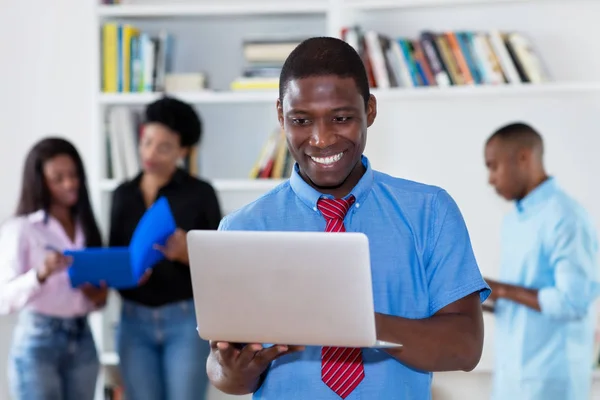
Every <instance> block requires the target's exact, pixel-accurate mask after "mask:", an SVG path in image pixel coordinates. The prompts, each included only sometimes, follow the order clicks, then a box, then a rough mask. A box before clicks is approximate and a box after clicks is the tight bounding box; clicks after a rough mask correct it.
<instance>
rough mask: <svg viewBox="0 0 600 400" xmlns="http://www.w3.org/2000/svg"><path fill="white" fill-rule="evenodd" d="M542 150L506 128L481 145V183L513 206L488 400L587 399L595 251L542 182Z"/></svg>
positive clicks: (587, 228) (577, 210) (528, 132)
mask: <svg viewBox="0 0 600 400" xmlns="http://www.w3.org/2000/svg"><path fill="white" fill-rule="evenodd" d="M543 150H544V149H543V142H542V138H541V137H540V135H539V134H538V133H537V132H536V131H535V130H534V129H533V128H532V127H531V126H529V125H526V124H522V123H515V124H510V125H507V126H504V127H502V128H501V129H499V130H498V131H496V132H495V133H494V134H493V135H492V136H491V137H490V138H489V139H488V141H487V144H486V146H485V162H486V165H487V167H488V169H489V182H490V184H491V185H492V186H494V188H495V189H496V191H497V192H498V194H499V195H500V196H502V197H504V198H505V199H507V200H511V201H515V208H514V209H513V210H512V212H511V213H510V214H509V215H508V216H507V217H506V219H505V221H504V225H503V228H502V257H501V272H500V280H501V281H502V283H500V282H496V281H493V280H488V281H487V282H488V283H489V285H490V287H491V288H492V295H491V296H490V299H491V300H494V301H495V305H494V312H495V316H496V334H495V341H496V343H495V345H496V346H495V348H496V350H495V353H494V355H495V360H496V365H495V369H494V385H493V399H494V400H515V399H527V400H554V399H556V400H559V399H560V400H585V399H589V396H590V387H591V379H592V377H591V372H592V364H593V361H594V354H593V340H594V339H593V334H594V323H595V311H594V307H593V302H594V300H595V299H596V297H597V296H598V294H599V284H598V265H597V262H596V256H597V251H598V243H597V238H596V232H595V229H594V227H593V224H592V220H591V218H590V217H589V216H588V214H587V213H586V212H585V210H584V209H583V208H582V207H581V206H580V205H579V204H578V203H577V202H576V201H575V200H573V199H572V198H571V197H569V196H568V195H567V194H566V193H565V192H564V191H563V190H562V189H561V188H560V187H559V185H558V183H557V182H556V180H555V179H554V178H552V177H549V176H548V175H547V174H546V171H545V168H544V165H543V152H544V151H543Z"/></svg>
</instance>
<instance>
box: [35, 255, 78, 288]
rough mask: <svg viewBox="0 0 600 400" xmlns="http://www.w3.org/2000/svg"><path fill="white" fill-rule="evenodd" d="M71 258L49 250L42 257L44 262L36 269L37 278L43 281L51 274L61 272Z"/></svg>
mask: <svg viewBox="0 0 600 400" xmlns="http://www.w3.org/2000/svg"><path fill="white" fill-rule="evenodd" d="M72 262H73V258H72V257H70V256H65V255H64V254H62V253H59V252H58V251H55V250H51V251H50V252H49V253H48V254H47V255H46V258H45V259H44V263H43V264H42V265H41V266H40V267H39V268H38V270H37V278H38V281H39V282H40V283H44V282H45V281H46V279H48V278H49V277H50V276H51V275H53V274H55V273H57V272H61V271H63V270H65V269H67V268H68V267H69V265H71V263H72Z"/></svg>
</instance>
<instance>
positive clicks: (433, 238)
mask: <svg viewBox="0 0 600 400" xmlns="http://www.w3.org/2000/svg"><path fill="white" fill-rule="evenodd" d="M363 164H364V165H365V166H366V167H367V171H366V173H365V174H364V175H363V177H362V178H361V180H360V181H359V182H358V184H357V185H356V187H355V188H354V189H353V190H352V194H353V195H354V196H355V198H356V202H355V203H354V205H353V206H352V207H351V209H350V210H349V211H348V214H347V215H346V219H345V220H344V224H345V227H346V230H347V231H349V232H363V233H365V234H366V235H367V237H368V238H369V243H370V252H371V268H372V281H373V291H374V304H375V310H376V311H378V312H381V313H385V314H391V315H396V316H402V317H405V318H414V319H418V318H427V317H430V316H432V315H433V314H435V313H436V312H437V311H439V310H440V309H441V308H443V307H445V306H447V305H448V304H450V303H453V302H455V301H457V300H459V299H461V298H463V297H465V296H467V295H469V294H471V293H474V292H479V293H480V299H481V301H483V300H485V299H486V298H487V296H488V295H489V287H488V286H487V284H486V283H485V281H484V280H483V278H482V276H481V274H480V271H479V269H478V266H477V264H476V262H475V258H474V256H473V251H472V248H471V242H470V239H469V235H468V233H467V229H466V226H465V223H464V221H463V217H462V216H461V213H460V211H459V209H458V207H457V205H456V204H455V202H454V201H453V200H452V198H451V197H450V196H449V195H448V193H447V192H445V191H444V190H442V189H440V188H437V187H433V186H427V185H424V184H420V183H415V182H410V181H407V180H403V179H398V178H394V177H391V176H389V175H386V174H383V173H381V172H376V171H373V170H372V169H371V167H370V165H369V161H368V160H367V158H366V157H363ZM321 196H323V195H322V194H321V193H319V192H317V191H316V190H315V189H313V188H312V187H311V186H309V185H308V184H307V183H306V182H305V181H304V180H303V179H302V178H301V177H300V175H299V174H298V172H297V166H296V167H295V168H294V172H293V174H292V176H291V178H290V179H289V181H286V182H285V183H283V184H281V185H279V186H278V187H277V188H275V189H274V190H272V191H271V192H269V193H267V194H266V195H264V196H262V197H261V198H259V199H258V200H256V201H254V202H253V203H251V204H249V205H247V206H245V207H243V208H242V209H240V210H238V211H236V212H234V213H232V214H229V215H228V216H226V217H225V218H224V219H223V220H222V222H221V225H220V228H219V229H221V230H261V231H262V230H268V231H324V230H325V219H324V218H323V216H322V215H321V214H320V212H319V211H318V209H317V200H318V199H319V197H321ZM325 197H327V196H325ZM290 257H293V254H290ZM307 295H309V294H308V293H307ZM349 295H351V293H349ZM320 354H321V353H320V347H308V348H307V349H306V350H305V351H303V352H300V353H295V354H289V355H287V356H284V357H281V358H279V359H277V360H276V361H274V362H273V363H272V365H271V367H270V369H269V371H268V374H267V377H266V379H265V381H264V382H263V384H262V386H261V388H260V389H259V390H258V391H257V393H255V394H254V399H268V400H283V399H285V400H296V399H297V400H308V399H310V400H335V399H338V400H339V397H338V396H337V395H336V394H335V393H334V392H333V391H331V389H329V388H328V387H327V386H325V384H324V383H323V382H322V381H321V358H320ZM363 358H364V363H365V378H364V380H363V381H362V382H361V383H360V384H359V385H358V387H357V388H356V389H355V390H354V391H353V392H352V393H351V394H350V396H348V397H347V400H358V399H363V400H375V399H385V400H395V399H398V400H407V399H410V400H412V399H418V400H427V399H430V398H431V378H432V376H431V374H430V373H428V372H423V371H417V370H414V369H412V368H409V367H408V366H405V365H403V364H402V363H400V362H398V361H397V360H395V359H394V358H392V357H391V356H389V355H388V354H387V353H385V352H383V351H380V350H375V349H364V350H363Z"/></svg>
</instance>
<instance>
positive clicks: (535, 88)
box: [372, 82, 600, 101]
mask: <svg viewBox="0 0 600 400" xmlns="http://www.w3.org/2000/svg"><path fill="white" fill-rule="evenodd" d="M585 92H590V93H594V92H598V93H600V82H549V83H543V84H526V83H524V84H505V85H478V86H475V85H473V86H452V87H440V86H429V87H416V88H411V89H386V90H382V89H380V90H377V89H374V90H372V93H373V94H374V95H375V97H377V99H378V100H385V101H390V100H413V99H418V98H423V99H427V100H435V99H436V98H444V97H452V98H460V97H483V96H486V97H487V96H536V95H540V94H556V95H563V94H565V95H566V94H570V93H576V94H579V93H585Z"/></svg>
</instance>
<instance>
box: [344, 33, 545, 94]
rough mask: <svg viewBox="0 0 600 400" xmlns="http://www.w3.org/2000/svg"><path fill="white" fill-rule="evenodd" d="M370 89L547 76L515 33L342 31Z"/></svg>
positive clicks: (507, 81) (522, 80) (536, 79)
mask: <svg viewBox="0 0 600 400" xmlns="http://www.w3.org/2000/svg"><path fill="white" fill-rule="evenodd" d="M342 37H343V39H344V40H345V41H346V42H347V43H349V44H350V45H352V46H353V47H354V48H355V49H356V51H357V52H358V53H359V54H360V56H361V58H362V59H363V62H364V64H365V67H366V69H367V73H368V77H369V84H370V86H371V87H373V88H381V89H388V88H396V87H404V88H412V87H421V86H462V85H502V84H522V83H542V82H546V81H548V80H549V77H548V73H547V72H546V70H545V69H544V67H543V65H542V63H541V61H540V58H539V57H538V55H537V53H536V52H535V51H534V50H533V47H532V44H531V42H530V40H529V39H528V38H527V37H526V36H525V35H523V34H521V33H518V32H500V31H498V30H492V31H489V32H472V31H460V32H454V31H451V32H442V33H437V32H432V31H423V32H422V33H421V34H420V35H419V37H418V38H405V37H403V38H391V37H389V36H387V35H384V34H381V33H378V32H375V31H372V30H367V31H363V30H362V29H361V28H360V27H348V28H345V29H343V31H342Z"/></svg>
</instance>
